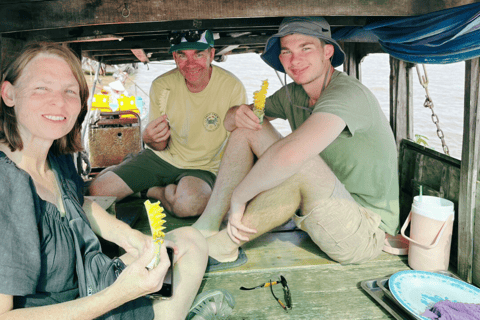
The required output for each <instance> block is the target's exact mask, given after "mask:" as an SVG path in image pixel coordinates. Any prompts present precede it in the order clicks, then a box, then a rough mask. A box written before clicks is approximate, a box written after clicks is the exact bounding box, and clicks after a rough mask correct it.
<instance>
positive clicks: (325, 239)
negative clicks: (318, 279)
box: [293, 179, 385, 264]
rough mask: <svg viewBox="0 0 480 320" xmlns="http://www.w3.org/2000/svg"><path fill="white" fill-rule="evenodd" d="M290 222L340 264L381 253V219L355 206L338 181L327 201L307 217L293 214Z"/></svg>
mask: <svg viewBox="0 0 480 320" xmlns="http://www.w3.org/2000/svg"><path fill="white" fill-rule="evenodd" d="M293 220H294V221H295V224H296V225H297V226H298V227H299V228H300V229H302V230H303V231H305V232H307V233H308V235H309V236H310V237H311V238H312V240H313V241H314V242H315V243H316V244H317V246H318V247H319V248H320V249H321V250H322V251H323V252H325V253H326V254H327V255H328V256H329V257H330V258H332V259H333V260H335V261H338V262H340V263H342V264H348V263H362V262H365V261H368V260H370V259H373V258H375V257H377V256H378V255H379V254H380V253H381V252H382V248H383V244H384V240H385V232H384V231H383V230H381V229H380V228H379V225H380V222H381V218H380V216H379V215H378V214H376V213H374V212H372V211H371V210H369V209H366V208H364V207H362V206H360V205H358V204H357V203H356V202H355V200H354V199H353V198H352V196H351V195H350V193H349V192H348V191H347V190H346V189H345V186H344V185H343V184H342V183H341V182H340V181H339V180H338V179H336V182H335V188H334V191H333V193H332V195H331V196H330V198H328V199H325V200H322V202H321V203H320V204H319V205H317V206H316V207H315V208H314V209H313V210H312V211H310V212H309V213H308V214H307V215H304V216H297V215H294V218H293Z"/></svg>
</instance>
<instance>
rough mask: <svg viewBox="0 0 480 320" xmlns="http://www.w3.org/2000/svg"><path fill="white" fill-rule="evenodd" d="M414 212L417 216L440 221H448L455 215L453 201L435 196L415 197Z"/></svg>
mask: <svg viewBox="0 0 480 320" xmlns="http://www.w3.org/2000/svg"><path fill="white" fill-rule="evenodd" d="M412 210H413V211H414V212H415V213H416V214H419V215H422V216H424V217H427V218H430V219H434V220H438V221H446V220H447V219H448V218H449V217H450V216H451V215H454V208H453V202H452V201H450V200H447V199H443V198H439V197H433V196H416V197H414V198H413V205H412Z"/></svg>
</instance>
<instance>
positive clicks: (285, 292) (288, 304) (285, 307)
mask: <svg viewBox="0 0 480 320" xmlns="http://www.w3.org/2000/svg"><path fill="white" fill-rule="evenodd" d="M276 284H281V285H282V288H283V297H284V300H285V303H283V302H282V301H281V300H280V299H279V298H278V297H277V296H276V295H275V293H274V292H273V286H274V285H276ZM266 287H270V291H271V292H272V295H273V298H274V299H275V300H276V301H277V302H278V304H280V306H281V307H282V308H283V310H285V311H286V312H288V310H289V309H292V295H291V294H290V288H289V287H288V284H287V279H285V277H284V276H282V275H281V276H280V280H279V281H272V280H271V279H270V282H265V283H263V284H261V285H259V286H256V287H253V288H245V287H240V290H254V289H258V288H266Z"/></svg>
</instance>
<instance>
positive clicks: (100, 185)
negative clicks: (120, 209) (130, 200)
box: [88, 172, 131, 198]
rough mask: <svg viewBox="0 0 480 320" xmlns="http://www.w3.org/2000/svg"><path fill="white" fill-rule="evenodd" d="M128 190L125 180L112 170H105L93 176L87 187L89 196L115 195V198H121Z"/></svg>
mask: <svg viewBox="0 0 480 320" xmlns="http://www.w3.org/2000/svg"><path fill="white" fill-rule="evenodd" d="M129 192H130V190H129V188H128V186H126V184H125V182H124V181H123V180H122V179H121V178H120V177H119V176H117V175H116V174H115V173H113V172H106V173H105V174H102V175H101V176H99V177H97V178H95V179H94V180H93V181H92V182H91V184H90V186H89V187H88V194H89V195H91V196H116V197H117V198H119V197H121V198H123V197H125V196H127V195H128V194H129ZM130 193H131V192H130Z"/></svg>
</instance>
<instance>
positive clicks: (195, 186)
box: [147, 176, 212, 218]
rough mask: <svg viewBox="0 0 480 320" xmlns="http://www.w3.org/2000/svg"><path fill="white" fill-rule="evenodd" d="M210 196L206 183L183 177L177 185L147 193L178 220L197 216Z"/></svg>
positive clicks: (154, 189) (194, 178)
mask: <svg viewBox="0 0 480 320" xmlns="http://www.w3.org/2000/svg"><path fill="white" fill-rule="evenodd" d="M211 194H212V189H211V188H210V186H209V185H208V183H206V182H205V181H203V180H202V179H200V178H197V177H192V176H186V177H183V178H182V179H180V181H179V182H178V185H175V184H169V185H168V186H166V187H152V188H150V189H148V192H147V196H148V197H151V198H155V199H157V200H160V201H161V202H162V205H163V207H164V208H165V209H167V210H168V211H170V212H172V213H173V214H175V215H176V216H177V217H179V218H186V217H196V216H199V215H200V214H201V213H202V212H203V210H204V209H205V206H206V205H207V202H208V199H209V198H210V195H211Z"/></svg>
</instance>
